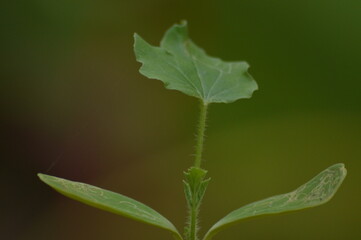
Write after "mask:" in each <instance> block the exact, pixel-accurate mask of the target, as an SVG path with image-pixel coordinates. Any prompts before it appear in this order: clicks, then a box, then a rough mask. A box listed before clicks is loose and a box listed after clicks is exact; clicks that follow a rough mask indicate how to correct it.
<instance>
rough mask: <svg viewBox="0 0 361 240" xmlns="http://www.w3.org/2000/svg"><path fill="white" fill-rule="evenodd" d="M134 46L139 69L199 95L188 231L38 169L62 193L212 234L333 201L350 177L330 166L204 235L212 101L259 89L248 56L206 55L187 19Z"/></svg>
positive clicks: (194, 235)
mask: <svg viewBox="0 0 361 240" xmlns="http://www.w3.org/2000/svg"><path fill="white" fill-rule="evenodd" d="M134 52H135V56H136V59H137V61H138V62H140V63H141V64H142V66H141V68H140V73H141V74H143V75H144V76H146V77H148V78H151V79H157V80H160V81H162V82H163V83H164V85H165V87H166V88H168V89H172V90H178V91H180V92H182V93H185V94H187V95H190V96H193V97H196V98H198V99H199V101H200V117H199V123H198V124H199V126H198V130H197V140H196V151H195V159H194V164H193V166H191V167H190V168H189V169H188V170H187V171H185V172H184V180H183V184H184V193H185V198H186V203H187V207H188V217H187V221H186V225H185V228H184V232H183V234H181V233H180V232H179V231H178V230H177V229H176V227H175V226H174V225H173V224H172V223H171V222H170V221H169V220H168V219H166V218H165V217H163V216H162V215H161V214H160V213H158V212H156V211H155V210H153V209H152V208H150V207H148V206H146V205H145V204H143V203H141V202H138V201H136V200H134V199H131V198H129V197H126V196H124V195H121V194H118V193H115V192H111V191H108V190H105V189H101V188H98V187H95V186H92V185H88V184H85V183H80V182H74V181H69V180H66V179H63V178H58V177H54V176H49V175H45V174H38V176H39V178H40V179H41V180H42V181H43V182H45V183H46V184H48V185H49V186H51V187H52V188H54V189H55V190H56V191H58V192H60V193H61V194H63V195H65V196H67V197H69V198H72V199H75V200H77V201H80V202H82V203H85V204H87V205H90V206H93V207H96V208H99V209H102V210H105V211H109V212H112V213H115V214H119V215H122V216H124V217H128V218H131V219H134V220H137V221H140V222H143V223H147V224H150V225H153V226H156V227H159V228H163V229H165V230H168V231H169V232H170V233H172V235H173V236H174V238H175V239H178V240H200V239H202V240H210V239H212V238H213V236H214V235H215V234H217V233H218V232H220V231H221V230H223V229H225V228H227V227H229V226H231V225H233V224H236V223H238V222H240V221H243V220H246V219H249V218H254V217H258V216H263V215H271V214H279V213H285V212H291V211H297V210H302V209H306V208H310V207H315V206H318V205H321V204H324V203H326V202H327V201H329V200H330V199H331V198H332V197H333V195H334V194H335V193H336V191H337V189H338V188H339V187H340V185H341V183H342V181H343V180H344V178H345V177H346V169H345V167H344V165H343V164H342V163H338V164H335V165H333V166H330V167H328V168H327V169H325V170H324V171H322V172H321V173H319V174H318V175H317V176H315V177H314V178H312V179H311V180H310V181H308V182H307V183H305V184H303V185H302V186H300V187H299V188H297V189H295V190H294V191H292V192H289V193H285V194H281V195H276V196H273V197H269V198H266V199H263V200H260V201H257V202H253V203H250V204H248V205H246V206H243V207H241V208H239V209H236V210H234V211H232V212H231V213H229V214H228V215H226V216H225V217H223V218H222V219H220V220H219V221H217V222H216V223H215V224H214V225H213V226H212V227H211V228H210V229H209V230H208V231H207V232H206V234H205V235H204V236H202V237H201V238H200V236H199V234H198V229H199V224H198V215H199V210H200V206H201V203H202V200H203V197H204V195H205V192H206V189H207V186H208V183H209V182H210V178H208V177H206V174H207V171H206V170H205V169H204V168H202V167H201V164H202V152H203V145H204V144H203V142H204V133H205V130H206V119H207V111H208V108H209V105H210V104H213V103H231V102H234V101H236V100H239V99H244V98H250V97H251V96H252V93H253V92H254V91H255V90H257V89H258V86H257V83H256V82H255V80H254V79H253V78H252V76H251V75H250V74H249V73H248V68H249V65H248V64H247V63H246V62H244V61H239V62H225V61H222V60H220V59H218V58H214V57H210V56H208V55H206V53H205V51H204V50H202V49H201V48H199V47H198V46H197V45H196V44H194V43H193V42H192V41H191V40H190V39H189V37H188V29H187V23H186V22H182V23H181V24H175V25H173V26H172V27H171V28H170V29H169V30H168V31H167V32H166V33H165V35H164V37H163V39H162V41H161V43H160V47H156V46H152V45H150V44H149V43H147V42H146V41H145V40H143V39H142V38H141V37H140V36H139V35H138V34H135V35H134Z"/></svg>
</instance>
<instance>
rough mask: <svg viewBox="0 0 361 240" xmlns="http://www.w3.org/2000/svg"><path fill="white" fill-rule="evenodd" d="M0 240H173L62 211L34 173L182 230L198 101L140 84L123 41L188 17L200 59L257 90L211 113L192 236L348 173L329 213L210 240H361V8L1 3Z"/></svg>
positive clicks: (250, 225)
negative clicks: (222, 66)
mask: <svg viewBox="0 0 361 240" xmlns="http://www.w3.org/2000/svg"><path fill="white" fill-rule="evenodd" d="M1 5H2V7H1V12H2V13H1V18H2V20H1V25H2V27H1V29H2V30H1V42H2V44H1V60H2V61H1V69H2V70H1V71H0V74H1V78H0V84H1V85H0V91H1V93H0V98H1V119H0V123H1V125H0V126H1V137H2V144H1V145H0V156H1V168H0V179H1V181H0V187H1V189H3V190H2V191H1V200H0V202H1V204H0V205H1V209H2V210H1V218H0V228H1V231H0V232H1V238H2V239H21V240H22V239H37V240H39V239H46V240H49V239H51V240H63V239H87V240H95V239H109V240H111V239H148V240H150V239H158V240H159V239H172V238H171V236H170V234H168V233H167V232H165V231H164V230H161V229H156V228H154V227H152V226H148V225H145V224H142V223H138V222H133V221H131V220H128V219H125V218H123V217H119V216H116V215H112V214H109V213H106V212H102V211H100V210H97V209H93V208H90V207H88V206H85V205H82V204H80V203H77V202H75V201H72V200H69V199H67V198H65V197H63V196H61V195H60V194H58V193H56V192H55V191H53V190H51V189H50V188H49V187H47V186H46V185H45V184H43V183H41V182H40V181H39V180H38V179H37V177H36V173H38V172H42V173H47V174H51V175H55V176H59V177H64V178H68V179H72V180H77V181H82V182H87V183H90V184H93V185H97V186H100V187H103V188H106V189H110V190H113V191H116V192H120V193H123V194H125V195H128V196H130V197H133V198H135V199H137V200H139V201H142V202H144V203H146V204H148V205H150V206H151V207H153V208H154V209H156V210H158V211H159V212H160V213H162V214H163V215H164V216H166V217H167V218H169V219H170V220H171V221H172V222H174V223H175V225H176V226H177V227H178V228H179V229H180V230H181V231H182V228H183V223H184V222H185V210H186V208H185V200H184V197H183V190H182V182H181V180H182V178H183V176H182V171H183V170H186V169H187V168H188V167H189V166H190V165H191V164H192V161H193V156H192V154H193V152H194V151H193V150H194V148H193V146H194V132H195V128H196V122H197V118H198V103H197V100H196V99H194V98H192V97H188V96H185V95H182V94H181V93H179V92H176V91H169V90H165V89H164V87H163V85H162V83H161V82H160V81H156V80H149V79H147V78H145V77H143V76H142V75H140V74H139V73H138V69H139V66H140V65H139V64H138V63H137V62H136V61H135V57H134V54H133V51H132V45H133V33H134V32H137V33H139V34H140V35H141V36H142V37H144V38H145V39H147V40H148V41H149V42H151V43H152V44H158V43H159V41H160V39H161V37H162V35H163V32H164V31H165V30H166V29H168V28H169V27H170V26H171V25H172V24H174V23H176V22H179V21H180V20H183V19H186V20H188V23H189V28H190V35H191V37H192V39H193V40H194V42H196V43H197V44H198V45H200V46H202V47H203V48H204V49H205V50H206V51H207V52H208V53H209V54H210V55H212V56H217V57H220V58H222V59H225V60H247V61H248V62H249V63H250V65H251V69H250V71H251V74H252V75H253V76H254V78H255V79H256V80H257V82H258V84H259V86H260V90H259V91H257V92H256V93H255V94H254V96H253V98H252V99H251V100H241V101H237V102H235V103H232V104H215V105H211V107H210V114H209V122H208V126H209V129H208V131H207V139H206V146H205V155H204V159H205V160H204V163H203V167H204V168H206V169H208V171H209V175H210V176H211V177H212V181H211V183H210V185H209V188H208V192H207V195H206V197H205V200H204V204H203V206H202V212H201V223H202V229H201V233H204V232H205V231H206V230H207V229H208V228H209V227H210V226H211V225H212V224H213V223H214V222H215V221H216V220H217V219H219V218H220V217H222V216H224V215H225V214H226V213H228V212H229V211H231V210H233V209H236V208H238V207H240V206H242V205H244V204H247V203H249V202H251V201H255V200H260V199H262V198H265V197H268V196H271V195H275V194H280V193H284V192H288V191H290V190H293V189H294V188H296V187H297V186H299V185H301V184H302V183H304V182H306V181H307V180H308V179H310V178H311V177H313V176H314V175H316V174H317V173H318V172H320V171H321V170H323V169H324V168H326V167H328V166H329V165H332V164H334V163H338V162H344V163H345V164H346V167H347V169H348V177H347V178H346V180H345V182H344V184H343V186H342V187H341V188H340V190H339V192H338V194H337V195H336V196H335V197H334V199H333V200H332V201H331V202H329V203H328V204H326V205H324V206H321V207H318V208H315V209H312V210H307V211H304V212H298V213H294V214H288V215H281V216H273V217H265V218H261V219H256V220H252V221H248V222H244V223H243V224H239V225H237V226H234V227H232V228H229V229H228V230H226V231H224V232H222V233H219V235H217V236H216V237H215V240H219V239H229V240H232V239H248V240H251V239H255V240H256V239H257V240H258V239H278V240H281V239H287V240H289V239H292V240H298V239H302V240H303V239H310V240H311V239H329V240H333V239H335V240H336V239H337V240H339V239H361V230H360V229H361V217H360V216H361V206H360V202H361V186H360V185H361V175H360V171H361V162H360V160H361V158H360V157H361V124H360V123H361V121H360V120H361V109H360V104H361V94H360V93H361V91H360V87H361V79H360V75H361V44H360V43H361V14H360V13H361V1H359V0H303V1H296V0H222V1H215V0H208V1H204V0H201V1H187V0H184V1H173V0H152V1H146V0H143V1H141V0H107V1H105V0H86V1H85V0H75V1H74V0H62V1H56V0H31V1H28V0H27V1H25V0H23V1H21V0H20V1H3V2H2V3H1Z"/></svg>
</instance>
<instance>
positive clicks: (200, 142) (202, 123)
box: [194, 100, 208, 168]
mask: <svg viewBox="0 0 361 240" xmlns="http://www.w3.org/2000/svg"><path fill="white" fill-rule="evenodd" d="M200 108H201V110H200V115H199V123H198V133H197V143H196V155H195V160H194V167H197V168H200V167H201V162H202V153H203V146H204V133H205V131H206V126H207V125H206V121H207V110H208V103H206V102H203V101H202V100H201V104H200Z"/></svg>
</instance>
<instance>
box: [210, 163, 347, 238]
mask: <svg viewBox="0 0 361 240" xmlns="http://www.w3.org/2000/svg"><path fill="white" fill-rule="evenodd" d="M346 174H347V171H346V169H345V167H344V165H343V164H342V163H338V164H335V165H333V166H331V167H329V168H327V169H325V170H324V171H322V172H321V173H319V174H318V175H317V176H316V177H314V178H313V179H311V180H310V181H309V182H307V183H305V184H304V185H302V186H300V187H299V188H297V189H296V190H294V191H292V192H290V193H286V194H282V195H277V196H273V197H270V198H266V199H264V200H261V201H258V202H254V203H251V204H248V205H246V206H244V207H242V208H239V209H237V210H235V211H233V212H231V213H229V214H228V215H227V216H225V217H224V218H222V219H221V220H219V221H218V222H217V223H216V224H215V225H213V227H212V228H211V229H210V230H209V231H208V232H207V234H206V235H205V237H204V238H203V240H209V239H211V238H212V237H213V236H214V234H216V233H217V232H219V231H220V230H222V229H224V228H226V227H228V226H231V225H233V224H235V223H237V222H239V221H241V220H244V219H247V218H252V217H257V216H262V215H269V214H278V213H284V212H290V211H297V210H302V209H305V208H310V207H316V206H318V205H321V204H324V203H326V202H328V201H329V200H330V199H331V198H332V197H333V195H334V194H335V193H336V192H337V189H338V188H339V187H340V185H341V183H342V181H343V180H344V178H345V177H346Z"/></svg>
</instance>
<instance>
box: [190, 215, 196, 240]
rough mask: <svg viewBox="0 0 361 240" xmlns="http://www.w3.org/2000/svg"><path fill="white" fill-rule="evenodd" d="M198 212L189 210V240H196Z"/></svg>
mask: <svg viewBox="0 0 361 240" xmlns="http://www.w3.org/2000/svg"><path fill="white" fill-rule="evenodd" d="M197 218H198V210H197V209H195V208H193V209H192V210H191V219H190V221H191V222H190V231H189V235H190V238H189V240H197V239H198V238H197V225H198V224H197V221H198V219H197Z"/></svg>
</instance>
